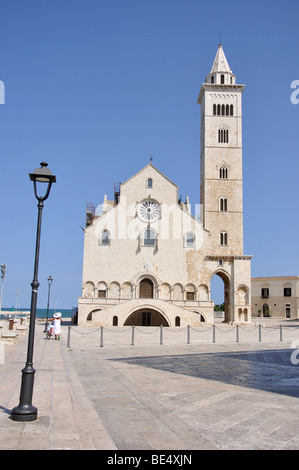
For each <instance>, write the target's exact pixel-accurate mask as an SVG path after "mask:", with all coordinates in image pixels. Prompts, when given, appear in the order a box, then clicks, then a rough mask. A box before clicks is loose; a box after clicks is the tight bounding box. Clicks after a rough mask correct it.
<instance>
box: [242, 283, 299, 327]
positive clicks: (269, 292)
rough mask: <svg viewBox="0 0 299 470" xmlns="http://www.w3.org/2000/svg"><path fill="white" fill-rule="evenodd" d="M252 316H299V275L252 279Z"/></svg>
mask: <svg viewBox="0 0 299 470" xmlns="http://www.w3.org/2000/svg"><path fill="white" fill-rule="evenodd" d="M251 286H252V297H251V302H252V316H254V317H257V316H261V317H269V316H271V317H279V318H299V276H280V277H255V278H252V279H251Z"/></svg>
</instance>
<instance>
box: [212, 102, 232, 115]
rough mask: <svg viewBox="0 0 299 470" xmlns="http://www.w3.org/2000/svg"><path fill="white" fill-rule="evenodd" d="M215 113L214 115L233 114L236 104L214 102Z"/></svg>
mask: <svg viewBox="0 0 299 470" xmlns="http://www.w3.org/2000/svg"><path fill="white" fill-rule="evenodd" d="M213 115H214V116H233V115H234V106H233V105H232V104H231V105H229V104H227V105H225V104H222V105H220V104H217V105H216V104H214V105H213Z"/></svg>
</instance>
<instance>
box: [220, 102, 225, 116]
mask: <svg viewBox="0 0 299 470" xmlns="http://www.w3.org/2000/svg"><path fill="white" fill-rule="evenodd" d="M221 115H222V116H225V104H223V105H222V107H221Z"/></svg>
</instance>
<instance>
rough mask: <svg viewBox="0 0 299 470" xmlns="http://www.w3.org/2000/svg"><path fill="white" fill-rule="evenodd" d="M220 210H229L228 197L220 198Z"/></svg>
mask: <svg viewBox="0 0 299 470" xmlns="http://www.w3.org/2000/svg"><path fill="white" fill-rule="evenodd" d="M219 210H220V212H227V199H226V197H222V198H220V200H219Z"/></svg>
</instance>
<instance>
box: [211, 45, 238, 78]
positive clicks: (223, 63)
mask: <svg viewBox="0 0 299 470" xmlns="http://www.w3.org/2000/svg"><path fill="white" fill-rule="evenodd" d="M215 72H229V73H233V72H232V71H231V69H230V66H229V65H228V61H227V59H226V57H225V54H224V50H223V47H222V45H221V44H219V46H218V50H217V53H216V57H215V60H214V63H213V65H212V68H211V72H210V73H215Z"/></svg>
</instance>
